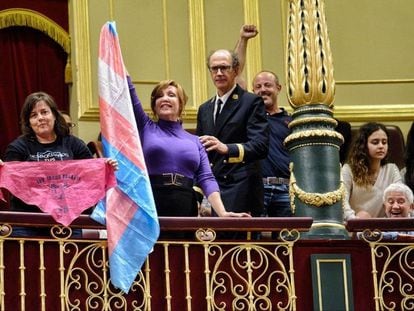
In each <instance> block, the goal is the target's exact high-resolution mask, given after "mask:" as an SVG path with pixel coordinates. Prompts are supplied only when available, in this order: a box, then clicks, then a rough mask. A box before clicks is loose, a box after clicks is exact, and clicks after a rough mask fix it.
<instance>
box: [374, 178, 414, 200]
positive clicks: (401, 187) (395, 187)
mask: <svg viewBox="0 0 414 311" xmlns="http://www.w3.org/2000/svg"><path fill="white" fill-rule="evenodd" d="M393 191H395V192H401V193H404V195H405V197H406V198H407V200H408V202H409V203H410V204H412V203H413V201H414V195H413V192H412V191H411V189H410V187H408V186H407V185H406V184H403V183H400V182H397V183H393V184H390V185H389V186H388V187H387V188H385V190H384V194H383V196H382V201H383V202H385V201H386V200H387V196H388V194H389V193H390V192H393Z"/></svg>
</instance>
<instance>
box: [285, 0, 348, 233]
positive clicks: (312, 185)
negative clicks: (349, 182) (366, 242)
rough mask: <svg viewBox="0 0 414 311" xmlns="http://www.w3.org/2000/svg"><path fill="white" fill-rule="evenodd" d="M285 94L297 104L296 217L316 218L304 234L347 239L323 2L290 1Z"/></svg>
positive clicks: (291, 144)
mask: <svg viewBox="0 0 414 311" xmlns="http://www.w3.org/2000/svg"><path fill="white" fill-rule="evenodd" d="M287 32H288V33H287V36H288V37H287V54H286V57H287V59H286V61H287V66H286V68H287V72H286V78H287V95H288V99H289V103H290V105H291V106H292V107H293V109H294V112H293V114H292V117H293V121H292V122H291V123H290V127H291V129H292V134H291V135H289V136H288V137H287V138H286V140H285V144H286V146H287V148H288V149H289V151H290V155H291V180H290V200H291V206H292V209H293V211H294V213H295V215H296V216H299V217H302V216H307V217H313V219H314V222H313V225H312V228H311V230H310V231H309V233H307V234H305V235H302V236H304V237H305V238H327V237H336V238H347V237H348V234H347V231H346V229H345V227H344V225H343V207H342V200H343V198H344V193H345V192H344V186H343V183H342V181H341V174H340V169H341V168H340V162H339V147H340V146H341V144H342V143H343V137H342V135H341V134H339V133H338V132H336V131H335V130H334V129H335V127H336V125H337V122H336V120H335V119H334V118H333V104H332V103H333V100H334V93H335V80H334V77H333V64H332V55H331V49H330V44H329V38H328V31H327V26H326V21H325V13H324V1H323V0H289V16H288V25H287Z"/></svg>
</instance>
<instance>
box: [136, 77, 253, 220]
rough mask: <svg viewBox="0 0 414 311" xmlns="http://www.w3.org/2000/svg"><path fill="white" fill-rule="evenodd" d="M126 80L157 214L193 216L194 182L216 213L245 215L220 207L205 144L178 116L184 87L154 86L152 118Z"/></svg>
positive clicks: (172, 84) (165, 83) (171, 84)
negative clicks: (152, 118) (202, 143)
mask: <svg viewBox="0 0 414 311" xmlns="http://www.w3.org/2000/svg"><path fill="white" fill-rule="evenodd" d="M128 81H129V88H130V94H131V98H132V102H133V108H134V114H135V119H136V122H137V126H138V129H139V132H140V137H141V142H142V148H143V152H144V157H145V161H146V164H147V169H148V173H149V176H150V180H151V186H152V190H153V194H154V199H155V205H156V208H157V212H158V215H159V216H197V215H198V207H197V200H196V195H195V192H194V190H193V185H194V184H195V183H197V184H199V185H200V186H201V188H202V190H203V192H204V194H205V196H206V197H207V199H208V200H209V202H210V203H211V205H212V207H213V209H214V210H215V212H216V213H217V215H219V216H222V217H225V216H236V217H237V216H239V217H243V216H244V217H245V216H249V215H248V214H246V213H232V212H227V211H226V210H225V208H224V205H223V202H222V200H221V197H220V193H219V187H218V184H217V182H216V180H215V178H214V175H213V173H212V171H211V168H210V163H209V161H208V157H207V153H206V151H205V149H204V147H203V146H202V145H201V143H200V141H199V139H198V137H197V136H195V135H192V134H190V133H188V132H187V131H185V130H184V128H183V126H182V123H181V121H180V117H181V114H182V112H183V110H184V106H185V104H186V103H187V95H186V94H185V92H184V90H183V88H182V87H181V86H180V85H179V84H178V83H176V82H175V81H173V80H165V81H161V82H160V83H158V84H157V85H156V86H155V88H154V89H153V91H152V93H151V109H152V111H153V113H154V115H155V117H156V119H157V120H158V121H155V122H154V121H153V120H151V119H150V117H149V116H148V115H147V114H146V113H145V112H144V110H143V108H142V105H141V103H140V101H139V99H138V97H137V95H136V92H135V88H134V86H133V84H132V82H131V80H130V79H128Z"/></svg>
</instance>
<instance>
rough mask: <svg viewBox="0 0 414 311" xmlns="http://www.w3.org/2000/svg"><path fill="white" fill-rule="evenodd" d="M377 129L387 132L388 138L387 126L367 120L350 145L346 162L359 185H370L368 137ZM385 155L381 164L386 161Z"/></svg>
mask: <svg viewBox="0 0 414 311" xmlns="http://www.w3.org/2000/svg"><path fill="white" fill-rule="evenodd" d="M378 130H383V131H384V132H385V134H387V138H389V135H388V131H387V128H386V127H385V125H384V124H381V123H376V122H369V123H365V124H364V125H362V126H361V127H360V128H359V132H358V135H357V137H356V138H355V140H354V141H353V144H352V145H351V150H350V152H349V155H348V163H349V166H350V167H351V171H352V175H353V176H354V181H355V183H356V184H357V185H359V186H365V187H369V186H370V180H369V173H370V172H369V164H370V158H369V152H368V137H369V136H371V134H372V133H374V132H376V131H378ZM387 157H388V155H387V156H386V157H385V158H384V159H382V160H381V166H383V165H385V164H386V163H387Z"/></svg>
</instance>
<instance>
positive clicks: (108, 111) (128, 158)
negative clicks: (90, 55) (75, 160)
mask: <svg viewBox="0 0 414 311" xmlns="http://www.w3.org/2000/svg"><path fill="white" fill-rule="evenodd" d="M98 75H99V77H98V79H99V110H100V119H101V132H102V144H103V151H104V156H105V157H109V158H113V159H116V160H118V163H119V170H118V171H117V172H116V180H117V182H118V186H117V187H116V188H113V189H111V190H110V191H109V192H108V193H107V196H106V198H105V201H104V202H101V204H98V206H97V207H96V208H95V210H94V212H93V214H92V218H93V219H95V220H96V221H98V222H100V223H102V224H105V223H106V228H107V231H108V250H109V268H110V276H111V282H112V284H113V285H114V286H115V287H117V288H120V289H122V290H123V291H124V292H126V293H127V292H128V291H129V289H130V287H131V285H132V283H133V282H134V280H135V278H136V276H137V274H138V272H139V271H140V269H141V267H142V265H143V263H144V262H145V260H146V258H147V256H148V254H149V253H150V252H151V250H152V248H153V246H154V244H155V242H156V241H157V239H158V236H159V231H160V227H159V224H158V216H157V213H156V209H155V203H154V198H153V196H152V191H151V185H150V181H149V177H148V173H147V168H146V166H145V161H144V155H143V152H142V147H141V141H140V138H139V134H138V129H137V126H136V123H135V119H134V114H133V110H132V104H131V98H130V95H129V89H128V83H127V78H126V75H127V73H126V69H125V66H124V63H123V60H122V54H121V48H120V45H119V39H118V34H117V32H116V27H115V22H107V23H106V24H105V25H104V26H103V27H102V30H101V34H100V39H99V65H98Z"/></svg>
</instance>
